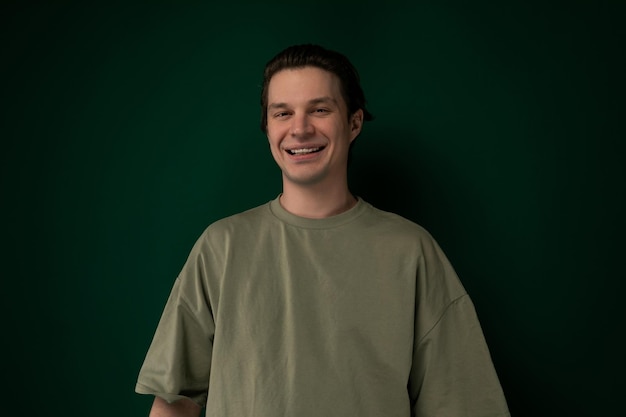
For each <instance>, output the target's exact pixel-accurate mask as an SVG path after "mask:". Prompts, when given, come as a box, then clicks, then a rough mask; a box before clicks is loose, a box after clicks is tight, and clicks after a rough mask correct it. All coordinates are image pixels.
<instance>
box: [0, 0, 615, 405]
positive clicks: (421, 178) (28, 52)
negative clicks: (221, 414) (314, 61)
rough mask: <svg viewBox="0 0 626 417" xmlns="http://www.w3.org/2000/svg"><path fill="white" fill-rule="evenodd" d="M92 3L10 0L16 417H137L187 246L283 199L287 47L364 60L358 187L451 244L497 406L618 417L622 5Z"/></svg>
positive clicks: (10, 252)
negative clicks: (262, 104)
mask: <svg viewBox="0 0 626 417" xmlns="http://www.w3.org/2000/svg"><path fill="white" fill-rule="evenodd" d="M83 3H86V2H70V1H65V2H56V3H54V2H48V3H46V4H39V5H35V3H32V4H30V5H29V4H28V3H26V2H19V3H18V2H16V3H15V4H13V5H12V6H8V5H7V3H6V2H4V3H3V4H4V5H3V6H2V10H0V16H1V17H0V23H1V29H0V31H1V36H2V58H1V61H2V63H1V64H0V75H1V76H2V78H1V80H2V92H1V93H0V94H1V97H2V115H1V116H0V117H1V120H2V127H1V131H0V135H1V136H2V141H1V148H0V149H1V155H2V157H1V158H2V160H1V162H2V164H1V177H0V184H1V187H2V188H1V192H2V194H1V195H2V200H1V205H2V220H3V222H2V238H3V250H2V284H3V285H2V286H3V290H2V304H1V305H2V309H3V323H4V325H3V333H4V336H3V342H2V345H3V348H2V352H3V353H2V355H3V360H2V375H3V376H4V378H5V388H4V389H3V399H4V405H3V409H4V410H6V408H7V406H8V407H9V411H10V412H8V414H6V415H10V416H22V415H23V416H26V415H28V416H32V415H38V414H39V415H55V416H61V415H67V414H72V415H88V416H111V415H114V416H131V415H135V416H136V415H146V414H147V410H148V408H149V404H150V402H151V398H148V397H144V396H139V395H137V394H134V393H133V388H134V383H135V378H136V375H137V372H138V370H139V366H140V365H141V362H142V360H143V356H144V354H145V351H146V349H147V347H148V345H149V343H150V339H151V337H152V333H153V331H154V328H155V326H156V324H157V321H158V318H159V316H160V313H161V309H162V307H163V304H164V302H165V299H166V297H167V294H168V293H169V289H170V286H171V284H172V282H173V279H174V278H175V276H176V274H177V273H178V270H179V269H180V267H181V266H182V264H183V262H184V261H185V258H186V256H187V253H188V251H189V250H190V248H191V245H192V244H193V242H194V241H195V239H196V238H197V237H198V235H199V234H200V232H201V231H202V230H203V229H204V228H205V227H206V226H207V225H208V224H209V223H210V222H212V221H214V220H216V219H218V218H221V217H223V216H226V215H229V214H232V213H235V212H238V211H241V210H244V209H247V208H250V207H252V206H255V205H258V204H262V203H264V202H266V201H268V200H270V199H272V198H274V197H275V196H276V195H277V193H278V192H279V191H280V173H279V171H278V169H277V168H276V167H275V166H274V163H273V161H272V159H271V156H270V153H269V151H268V148H267V144H266V141H265V138H264V136H263V135H262V133H261V132H260V130H259V128H258V116H259V109H258V100H259V90H260V89H259V84H260V75H261V72H262V69H263V66H264V64H265V62H266V61H267V60H268V59H269V58H270V57H271V56H272V55H273V54H275V53H276V52H278V51H279V50H280V49H282V48H283V47H285V46H287V45H289V44H293V43H300V42H316V43H321V44H323V45H326V46H328V47H330V48H336V49H338V50H340V51H343V52H344V53H346V54H347V55H348V56H349V57H350V58H351V59H352V60H353V62H354V63H355V64H356V65H357V67H359V68H360V71H361V74H362V81H363V85H364V88H365V90H366V93H367V95H368V99H369V103H370V107H371V110H372V112H373V113H374V114H375V115H376V116H377V120H375V121H374V122H372V123H370V124H368V125H366V126H365V131H364V132H363V134H362V135H361V137H360V138H359V139H358V144H357V147H356V149H355V159H354V163H353V165H352V166H351V172H350V175H351V178H352V181H353V182H352V184H353V190H354V191H355V192H356V193H357V194H360V195H361V196H363V197H365V198H366V199H368V200H369V201H371V202H372V203H374V204H376V205H378V206H379V207H381V208H384V209H389V210H393V211H396V212H398V213H400V214H402V215H404V216H406V217H408V218H410V219H412V220H414V221H416V222H418V223H420V224H422V225H423V226H425V227H426V228H427V229H428V230H430V232H431V233H432V234H433V235H434V236H435V237H436V239H437V240H438V241H439V243H440V244H441V245H442V247H443V248H444V250H445V251H446V253H447V254H448V255H449V257H450V259H451V261H452V262H453V264H454V265H455V267H456V268H457V270H458V273H459V275H460V276H461V279H462V281H463V282H464V284H465V285H466V287H467V289H468V291H469V292H470V294H471V295H472V297H473V299H474V301H475V304H476V308H477V310H478V313H479V316H480V318H481V320H482V323H483V327H484V330H485V334H486V337H487V340H488V342H489V345H490V348H491V351H492V355H493V358H494V362H495V364H496V367H497V370H498V372H499V375H500V377H501V380H502V384H503V387H504V389H505V393H506V395H507V398H508V400H509V403H510V408H511V411H512V414H513V415H514V416H555V415H559V416H561V415H562V416H602V415H619V414H621V413H623V400H622V399H621V398H623V395H624V394H623V393H624V388H625V386H624V385H625V384H624V382H623V381H624V374H625V372H626V368H625V366H624V351H626V348H625V344H624V341H623V339H624V337H623V334H624V318H625V315H624V309H623V306H622V298H623V294H624V292H625V289H626V287H625V285H624V278H625V273H624V268H623V265H622V262H623V259H624V249H625V245H624V243H623V242H624V241H623V235H624V232H626V223H625V221H624V212H625V211H626V210H625V209H626V204H625V186H624V179H625V178H626V172H625V171H626V168H625V164H624V157H625V156H626V155H625V150H626V148H625V145H624V141H625V139H626V138H625V135H624V133H625V132H624V128H623V123H624V92H625V91H624V80H623V71H624V23H623V17H624V7H623V4H624V3H623V2H618V1H615V2H605V1H594V2H592V1H585V2H583V1H568V2H565V1H563V2H561V3H557V2H539V1H534V2H522V1H513V2H492V3H486V2H480V1H479V2H464V1H438V2H435V1H433V2H429V3H421V2H405V3H403V2H365V1H358V2H357V1H345V2H338V3H341V5H337V4H333V2H323V3H319V2H301V3H299V2H282V1H277V2H274V3H272V5H260V4H259V5H255V4H254V2H250V4H247V3H246V4H244V3H241V2H238V3H237V2H233V3H229V4H224V3H222V2H220V3H218V4H211V3H201V2H163V1H162V2H150V3H148V2H146V3H144V4H139V3H127V4H126V5H124V6H112V5H111V4H110V3H109V5H107V6H105V5H84V4H83ZM226 3H228V2H226ZM258 3H261V2H258ZM2 414H3V415H4V414H5V413H4V412H2Z"/></svg>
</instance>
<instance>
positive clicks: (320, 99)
mask: <svg viewBox="0 0 626 417" xmlns="http://www.w3.org/2000/svg"><path fill="white" fill-rule="evenodd" d="M324 103H333V104H337V100H335V99H334V98H332V97H328V96H324V97H318V98H314V99H311V100H309V101H308V102H307V104H309V105H311V104H324ZM285 107H289V105H288V104H287V103H271V104H270V105H268V106H267V108H268V109H284V108H285Z"/></svg>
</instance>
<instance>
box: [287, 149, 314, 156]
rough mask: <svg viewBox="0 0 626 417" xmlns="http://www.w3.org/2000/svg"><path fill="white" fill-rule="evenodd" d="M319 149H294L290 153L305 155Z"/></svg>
mask: <svg viewBox="0 0 626 417" xmlns="http://www.w3.org/2000/svg"><path fill="white" fill-rule="evenodd" d="M319 149H320V148H302V149H292V150H290V151H289V152H291V153H292V154H296V155H300V154H303V153H311V152H315V151H317V150H319Z"/></svg>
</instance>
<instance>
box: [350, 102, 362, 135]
mask: <svg viewBox="0 0 626 417" xmlns="http://www.w3.org/2000/svg"><path fill="white" fill-rule="evenodd" d="M362 127H363V110H362V109H358V110H357V111H355V112H354V113H353V114H352V116H351V117H350V142H352V141H353V140H354V139H356V137H357V136H359V133H361V128H362Z"/></svg>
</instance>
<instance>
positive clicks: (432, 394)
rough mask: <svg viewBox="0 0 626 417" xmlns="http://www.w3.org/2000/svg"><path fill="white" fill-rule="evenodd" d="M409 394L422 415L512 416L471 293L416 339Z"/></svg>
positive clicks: (414, 406) (415, 409)
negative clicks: (420, 337) (470, 296)
mask: <svg viewBox="0 0 626 417" xmlns="http://www.w3.org/2000/svg"><path fill="white" fill-rule="evenodd" d="M409 390H410V397H411V402H412V404H411V405H412V412H413V414H412V415H413V416H416V417H421V416H449V417H462V416H467V417H469V416H485V417H504V416H509V415H510V414H509V411H508V406H507V403H506V400H505V398H504V394H503V392H502V388H501V386H500V382H499V380H498V377H497V375H496V371H495V369H494V366H493V363H492V360H491V356H490V354H489V350H488V347H487V343H486V342H485V339H484V336H483V332H482V329H481V327H480V324H479V322H478V318H477V316H476V312H475V309H474V305H473V303H472V301H471V300H470V298H469V296H468V295H463V296H461V297H459V298H458V299H456V300H454V301H453V302H452V303H451V304H450V305H449V306H448V308H447V309H446V310H445V312H444V313H443V315H442V316H441V318H440V320H439V321H438V322H437V323H436V324H435V326H434V327H433V328H432V329H431V330H430V331H429V332H428V334H426V335H425V336H424V337H423V338H422V339H421V340H419V341H416V346H415V349H414V357H413V368H412V370H411V382H410V384H409Z"/></svg>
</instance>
